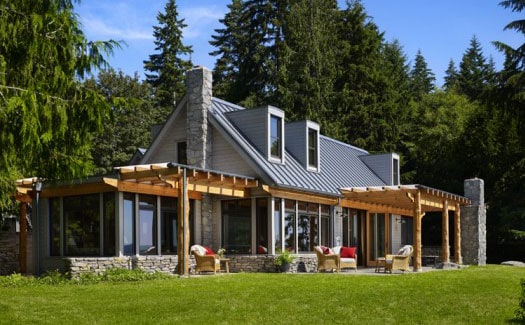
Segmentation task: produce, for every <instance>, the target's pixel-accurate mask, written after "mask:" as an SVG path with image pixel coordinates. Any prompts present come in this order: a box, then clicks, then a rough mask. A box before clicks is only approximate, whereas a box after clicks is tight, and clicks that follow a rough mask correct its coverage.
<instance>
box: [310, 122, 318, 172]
mask: <svg viewBox="0 0 525 325" xmlns="http://www.w3.org/2000/svg"><path fill="white" fill-rule="evenodd" d="M318 138H319V133H318V131H317V130H315V129H311V128H308V167H309V168H313V169H317V166H318V160H319V152H318V148H319V146H318V143H317V139H318Z"/></svg>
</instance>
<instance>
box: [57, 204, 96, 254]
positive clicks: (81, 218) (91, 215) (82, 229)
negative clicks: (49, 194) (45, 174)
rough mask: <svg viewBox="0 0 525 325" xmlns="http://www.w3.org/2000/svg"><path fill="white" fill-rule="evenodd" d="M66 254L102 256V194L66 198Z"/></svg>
mask: <svg viewBox="0 0 525 325" xmlns="http://www.w3.org/2000/svg"><path fill="white" fill-rule="evenodd" d="M64 238H65V251H64V254H65V255H66V256H100V195H99V194H92V195H83V196H69V197H65V198H64Z"/></svg>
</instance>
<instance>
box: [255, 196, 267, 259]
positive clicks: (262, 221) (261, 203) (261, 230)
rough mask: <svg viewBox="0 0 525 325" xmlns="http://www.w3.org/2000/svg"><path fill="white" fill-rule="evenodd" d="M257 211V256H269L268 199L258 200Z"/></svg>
mask: <svg viewBox="0 0 525 325" xmlns="http://www.w3.org/2000/svg"><path fill="white" fill-rule="evenodd" d="M256 204H257V211H256V219H257V227H256V236H257V249H256V253H257V254H268V199H267V198H258V199H257V200H256Z"/></svg>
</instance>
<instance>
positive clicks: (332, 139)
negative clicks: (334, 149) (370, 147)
mask: <svg viewBox="0 0 525 325" xmlns="http://www.w3.org/2000/svg"><path fill="white" fill-rule="evenodd" d="M319 137H321V138H324V139H325V140H328V141H331V142H334V143H337V144H339V145H342V146H345V147H349V148H351V149H354V150H357V151H360V152H362V153H364V154H367V155H368V154H370V152H368V151H367V150H365V149H363V148H359V147H356V146H353V145H351V144H348V143H344V142H343V141H339V140H336V139H334V138H330V137H328V136H326V135H322V134H319Z"/></svg>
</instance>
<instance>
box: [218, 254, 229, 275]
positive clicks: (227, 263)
mask: <svg viewBox="0 0 525 325" xmlns="http://www.w3.org/2000/svg"><path fill="white" fill-rule="evenodd" d="M220 261H221V264H223V263H224V266H225V267H226V273H230V265H229V262H230V259H229V258H221V259H220Z"/></svg>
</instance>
